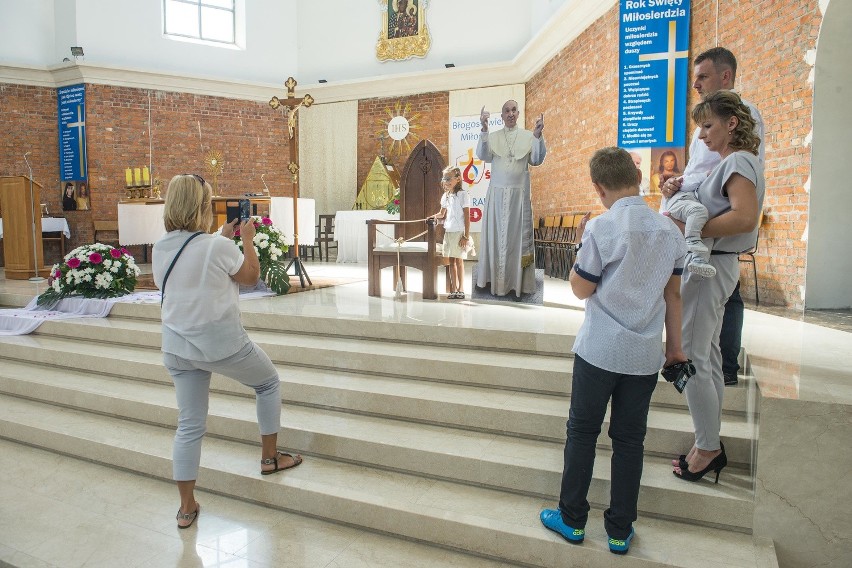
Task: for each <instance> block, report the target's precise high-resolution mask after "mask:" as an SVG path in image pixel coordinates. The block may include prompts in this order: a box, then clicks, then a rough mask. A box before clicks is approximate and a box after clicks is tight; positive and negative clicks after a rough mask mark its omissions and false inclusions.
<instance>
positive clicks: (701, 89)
mask: <svg viewBox="0 0 852 568" xmlns="http://www.w3.org/2000/svg"><path fill="white" fill-rule="evenodd" d="M736 75H737V58H736V57H734V54H733V53H731V52H730V51H729V50H727V49H725V48H724V47H714V48H712V49H708V50H707V51H705V52H703V53H701V54H700V55H698V57H696V58H695V61H693V76H694V79H693V82H692V88H693V89H695V90H696V91H698V94H699V95H701V96H704V95H706V94H708V93H714V92H716V91H719V90H722V89H726V90H733V88H734V80H735V79H736ZM743 103H745V104H746V106H748V108H749V109H750V110H751V116H752V118H754V120H755V123H756V124H755V130H756V134H757V135H758V136H759V137H760V149H759V153H758V159H759V161H760V164H761V165H764V164H765V160H764V156H765V147H766V144H765V137H764V126H763V117H762V116H761V115H760V112H759V111H758V110H757V107H755V106H754V105H753V104H752V103H750V102H749V101H747V100H745V99H743ZM698 131H699V128H698V127H697V126H696V128H695V131H694V132H693V133H692V142H690V144H689V162H688V163H687V164H686V169H685V170H684V171H683V176H681V177H676V178H670V179H668V180H667V181H666V182H665V183H664V184H663V185H662V187H660V192H661V193H662V194H663V201H662V203H661V204H660V211H665V210H666V209H667V201H668V198H669V197H671V196H672V195H674V194H675V193H676V192H677V191H695V190H696V189H698V186H699V185H701V182H702V181H704V180H705V179H707V175H708V174H709V173H710V171H711V170H712V169H713V168H714V167H716V166H717V165H718V164H719V162H721V161H722V158H721V157H720V156H719V154H718V153H717V152H713V151H711V150H708V149H707V145H706V144H705V143H704V142H703V141H701V140H699V139H698ZM742 328H743V300H742V297H740V284H739V282H738V283H737V287H736V288H734V292H733V293H732V294H731V297H730V298H728V302H727V304H725V316H724V318H723V320H722V333H721V335H720V338H719V343H720V347H721V349H722V373H723V374H724V381H725V384H726V385H736V384H737V371H738V370H739V363H738V362H737V357H738V356H739V352H740V343H741V339H742Z"/></svg>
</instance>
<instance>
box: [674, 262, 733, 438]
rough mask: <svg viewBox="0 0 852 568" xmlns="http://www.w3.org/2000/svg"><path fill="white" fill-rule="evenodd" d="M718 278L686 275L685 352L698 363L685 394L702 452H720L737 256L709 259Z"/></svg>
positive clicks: (684, 285)
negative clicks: (724, 333)
mask: <svg viewBox="0 0 852 568" xmlns="http://www.w3.org/2000/svg"><path fill="white" fill-rule="evenodd" d="M710 264H712V265H713V266H714V267H715V268H716V276H714V277H713V278H704V277H702V276H697V275H696V274H694V273H692V272H684V273H683V281H682V282H681V288H680V291H681V297H682V299H683V350H684V352H685V353H686V356H687V357H689V358H690V359H692V362H693V363H694V364H695V371H696V374H695V376H693V377H692V378H691V379H689V382H688V383H687V384H686V389H685V390H684V394H686V402H687V404H688V405H689V413H690V414H691V415H692V424H693V426H694V427H695V445H696V446H697V447H698V449H701V450H711V451H714V450H718V449H719V448H720V447H721V446H720V443H719V430H720V428H721V426H722V397H723V395H724V392H725V383H724V380H723V378H722V352H721V350H720V348H719V334H720V332H721V330H722V317H723V315H724V313H725V303H726V302H727V301H728V298H729V297H730V295H731V294H732V293H733V291H734V287H736V285H737V282H738V281H739V278H740V263H739V261H738V255H736V254H720V255H713V256H711V257H710Z"/></svg>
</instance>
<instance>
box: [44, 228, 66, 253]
mask: <svg viewBox="0 0 852 568" xmlns="http://www.w3.org/2000/svg"><path fill="white" fill-rule="evenodd" d="M41 243H42V248H44V245H46V244H47V243H59V258H60V259H63V258H65V233H63V232H62V231H55V232H50V233H42V234H41Z"/></svg>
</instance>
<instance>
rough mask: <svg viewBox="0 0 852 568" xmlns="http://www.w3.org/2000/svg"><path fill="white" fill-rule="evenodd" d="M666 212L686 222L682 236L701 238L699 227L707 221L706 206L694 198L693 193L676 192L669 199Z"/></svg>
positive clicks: (702, 226)
mask: <svg viewBox="0 0 852 568" xmlns="http://www.w3.org/2000/svg"><path fill="white" fill-rule="evenodd" d="M668 212H669V216H671V217H673V218H674V219H677V220H678V221H683V222H684V223H685V224H686V227H685V228H684V230H683V236H684V237H686V239H687V240H689V239H698V240H701V229H703V228H704V225H705V224H706V223H707V218H708V214H707V208H706V207H704V206H703V205H702V204H701V202H699V201H698V199H696V197H695V193H692V192H686V193H681V192H678V193H676V194H675V195H674V196H673V197H672V198H671V199H669V203H668ZM711 246H712V245H711Z"/></svg>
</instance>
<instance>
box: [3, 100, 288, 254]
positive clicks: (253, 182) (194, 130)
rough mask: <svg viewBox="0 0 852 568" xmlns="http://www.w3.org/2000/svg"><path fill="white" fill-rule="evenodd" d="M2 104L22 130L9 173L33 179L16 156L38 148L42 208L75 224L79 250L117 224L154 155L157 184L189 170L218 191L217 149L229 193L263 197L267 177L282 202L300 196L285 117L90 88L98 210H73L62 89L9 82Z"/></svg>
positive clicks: (262, 108) (16, 130)
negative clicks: (209, 159)
mask: <svg viewBox="0 0 852 568" xmlns="http://www.w3.org/2000/svg"><path fill="white" fill-rule="evenodd" d="M0 104H2V105H3V108H4V115H6V116H5V117H4V118H5V120H6V121H7V123H8V124H9V130H8V131H9V132H12V133H13V134H12V135H11V136H4V137H3V141H2V142H0V145H2V146H0V147H2V148H3V149H4V151H3V152H2V156H0V174H2V175H20V174H22V173H25V171H26V169H25V164H24V163H23V157H22V155H21V156H18V157H16V154H20V153H21V152H20V149H21V148H32V149H33V154H31V155H30V161H31V163H32V164H33V174H34V177H35V179H36V181H38V182H39V183H41V184H42V185H43V186H44V187H45V194H46V197H45V198H43V199H42V201H43V202H46V203H48V207H49V210H50V211H51V213H54V214H57V215H62V216H64V217H65V218H66V219H67V220H68V224H69V226H70V228H71V241H70V243H69V244H70V246H71V247H75V246H79V245H81V244H84V243H88V242H92V240H93V235H92V232H93V231H92V220H93V219H98V220H115V219H116V215H117V211H118V209H117V204H118V201H119V200H120V199H123V198H124V197H125V189H124V170H125V168H127V167H142V166H143V165H147V164H148V163H149V159H150V156H151V154H153V161H152V164H153V169H152V177H158V178H160V179H161V180H162V181H163V185H162V189H163V191H165V188H166V187H167V186H168V182H169V180H170V179H171V177H172V176H174V175H175V174H180V173H187V172H189V173H197V174H199V175H201V176H202V177H204V178H205V179H206V180H207V181H209V182H210V183H211V185H212V183H213V179H212V176H211V175H210V173H209V172H208V170H207V168H206V167H205V160H204V158H205V156H206V154H207V153H208V152H209V151H211V150H215V151H219V152H220V153H221V154H222V157H223V160H224V162H225V166H224V169H223V171H222V174H221V175H220V176H219V177H218V193H219V194H220V195H238V194H242V193H245V192H249V191H251V192H257V191H261V190H262V189H263V183H262V181H261V179H260V176H261V174H266V175H265V180H266V183H267V185H268V186H269V188H270V192H271V194H272V195H273V196H289V195H292V184H291V181H290V174H289V172H288V171H287V164H288V163H289V155H290V154H289V146H288V138H287V128H286V119H285V116H284V113H283V112H282V111H280V110H279V111H274V110H272V109H270V108H269V105H268V104H266V103H260V102H253V101H244V100H235V99H227V98H222V97H212V96H201V95H192V94H187V93H172V92H164V91H153V90H152V91H149V90H147V89H135V88H130V87H116V86H107V85H95V84H87V85H86V136H87V154H88V168H89V187H90V190H91V191H90V193H91V197H90V201H91V210H90V211H66V212H63V211H62V205H61V200H60V190H59V175H60V172H59V168H58V163H57V162H58V158H57V151H58V150H57V144H58V141H57V135H56V90H55V89H52V88H41V87H27V86H17V85H0ZM6 109H8V110H6ZM149 113H150V122H151V126H150V128H151V133H152V134H151V137H150V140H149V124H148V123H149ZM18 162H20V164H19V163H18ZM66 248H67V247H66ZM133 252H135V251H133ZM48 260H52V259H48Z"/></svg>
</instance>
